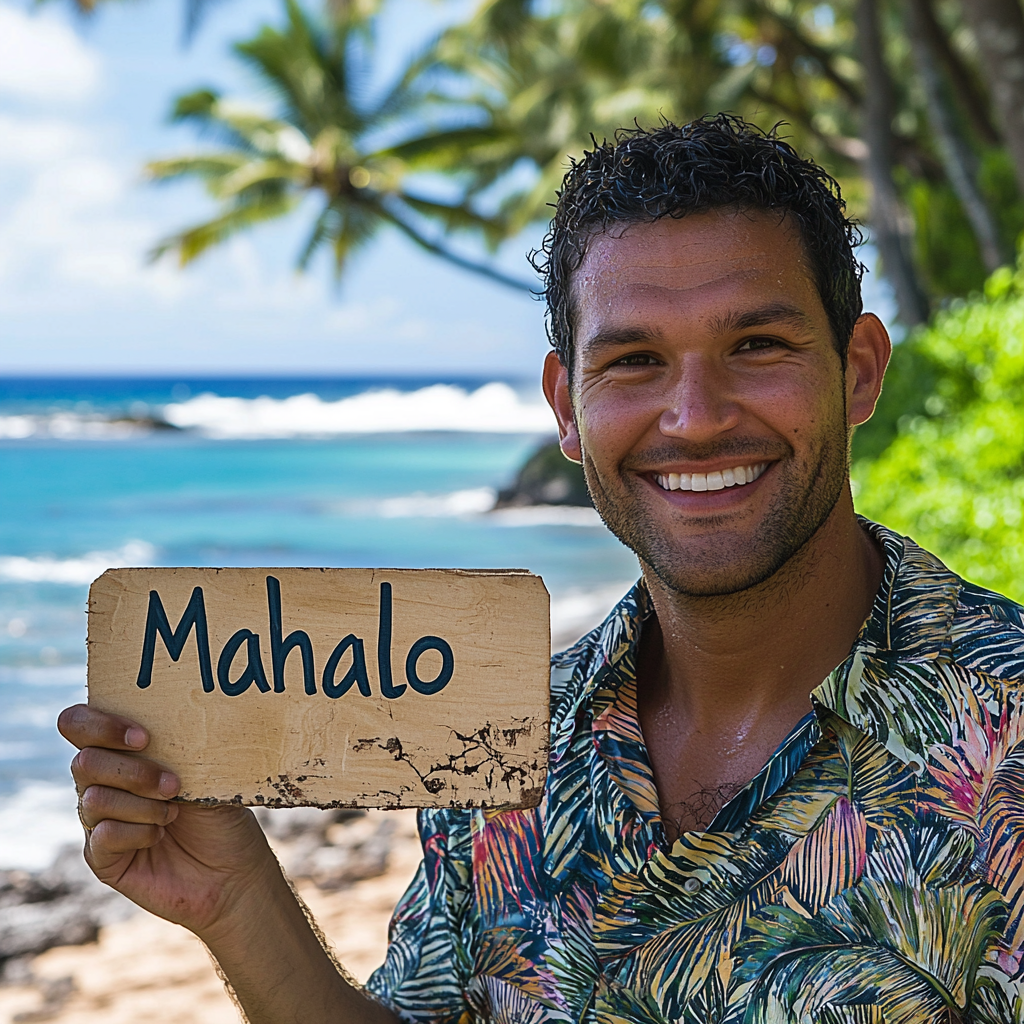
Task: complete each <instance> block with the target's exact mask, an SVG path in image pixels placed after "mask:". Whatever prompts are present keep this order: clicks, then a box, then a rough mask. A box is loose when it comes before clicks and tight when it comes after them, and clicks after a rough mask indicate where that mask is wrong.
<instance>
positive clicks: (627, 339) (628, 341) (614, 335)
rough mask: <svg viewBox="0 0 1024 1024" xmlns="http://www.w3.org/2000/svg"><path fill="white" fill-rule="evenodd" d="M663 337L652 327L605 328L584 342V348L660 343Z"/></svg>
mask: <svg viewBox="0 0 1024 1024" xmlns="http://www.w3.org/2000/svg"><path fill="white" fill-rule="evenodd" d="M662 336H663V335H662V333H661V331H657V330H653V329H652V328H650V327H640V326H626V327H605V328H602V329H601V330H600V331H598V332H597V334H595V335H594V336H593V337H592V338H588V339H587V340H586V341H584V342H583V347H584V348H588V349H595V348H597V349H601V348H618V347H621V346H622V345H636V344H637V343H638V342H639V343H643V342H645V341H659V340H661V338H662Z"/></svg>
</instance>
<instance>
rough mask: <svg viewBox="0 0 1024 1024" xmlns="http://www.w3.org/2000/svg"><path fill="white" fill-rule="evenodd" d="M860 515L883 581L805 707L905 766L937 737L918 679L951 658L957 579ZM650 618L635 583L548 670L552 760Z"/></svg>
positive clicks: (608, 687)
mask: <svg viewBox="0 0 1024 1024" xmlns="http://www.w3.org/2000/svg"><path fill="white" fill-rule="evenodd" d="M858 518H859V520H860V523H861V525H862V526H863V527H864V529H866V530H867V531H868V532H869V533H870V534H871V535H872V536H873V537H874V538H875V540H876V541H877V542H878V544H879V546H880V547H881V549H882V553H883V556H884V559H885V566H884V570H883V574H882V583H881V586H880V587H879V588H878V593H877V594H876V595H875V600H874V602H873V605H872V609H871V614H870V615H869V616H868V619H867V621H866V622H865V623H864V625H863V627H862V628H861V631H860V634H859V635H858V637H857V639H856V640H855V641H854V644H853V647H852V649H851V651H850V654H849V656H848V657H847V658H846V660H845V661H844V662H843V663H842V664H841V665H839V666H838V667H837V668H836V669H834V670H833V671H832V672H831V673H829V675H828V677H827V678H826V679H825V680H824V681H823V682H822V683H821V685H820V686H818V687H817V689H815V690H814V691H813V692H812V694H811V701H812V705H813V706H814V709H815V711H816V712H817V714H818V717H819V719H826V718H827V717H828V714H829V713H834V714H836V715H839V717H841V718H843V719H845V720H846V721H847V722H849V723H850V724H851V725H853V726H855V727H856V728H858V729H860V730H861V731H862V732H864V733H867V734H868V735H870V736H872V737H874V738H875V739H876V740H877V741H878V742H879V743H881V744H882V746H884V747H885V748H886V749H887V750H888V751H889V752H890V753H892V754H893V755H894V756H895V757H897V758H898V759H899V760H900V761H902V762H903V763H904V764H910V763H914V762H919V763H920V762H921V761H922V760H923V758H924V757H925V754H926V752H927V750H928V749H929V747H930V746H931V745H932V744H933V743H934V742H936V741H937V740H938V738H939V736H940V734H941V730H940V728H939V725H940V722H939V718H941V714H940V715H939V718H936V717H935V716H932V715H928V714H921V713H920V708H919V707H918V704H919V701H920V697H921V693H922V684H923V685H924V686H925V687H926V688H927V686H929V685H930V683H929V682H927V681H926V680H925V678H924V677H931V676H933V675H934V668H932V670H931V671H930V670H929V665H930V663H934V662H936V661H937V660H938V659H941V658H942V657H943V656H944V655H945V656H949V654H950V652H951V637H950V633H951V627H952V622H953V616H954V614H955V612H956V608H957V603H958V599H959V594H960V588H961V586H962V581H961V580H960V578H959V577H958V576H957V575H956V574H955V573H953V572H951V571H950V570H949V569H947V568H946V566H945V565H943V564H942V562H940V561H939V559H938V558H936V557H935V556H934V555H932V554H930V553H929V552H927V551H925V550H924V549H923V548H920V547H918V546H917V545H916V544H915V543H914V542H913V541H912V540H910V538H908V537H903V536H901V535H900V534H898V533H895V532H893V531H892V530H889V529H887V528H886V527H884V526H880V525H879V524H877V523H873V522H871V521H870V520H867V519H863V518H861V517H858ZM652 612H653V606H652V604H651V598H650V594H649V593H648V591H647V587H646V585H645V584H644V582H643V580H640V581H638V582H637V583H636V584H635V585H634V586H633V588H632V589H631V590H630V591H629V593H627V594H626V596H625V597H623V599H622V600H621V601H620V602H619V603H618V604H617V605H616V606H615V608H614V609H613V610H612V612H611V613H610V614H609V616H608V617H607V618H606V619H605V621H604V622H603V623H602V624H601V625H600V626H599V627H598V628H597V629H595V630H593V631H592V632H591V633H589V634H588V635H587V636H585V637H584V638H583V639H582V640H580V641H579V643H577V644H576V645H575V646H574V647H572V648H570V649H569V650H568V651H565V652H564V653H563V654H562V655H559V656H557V657H556V659H555V663H554V666H553V669H554V674H555V675H556V676H561V679H562V681H563V683H564V684H565V689H564V691H563V694H564V698H565V699H564V700H563V701H561V702H560V703H561V707H559V708H556V709H554V710H555V713H554V715H553V718H554V721H553V736H552V756H553V757H554V758H555V759H556V760H557V759H559V758H560V757H561V756H562V755H564V753H565V752H566V750H567V749H568V746H569V743H570V741H571V738H572V735H573V733H574V732H575V727H576V725H578V724H580V723H579V719H580V715H581V714H582V713H586V717H587V718H588V719H589V720H591V721H592V719H593V714H594V712H595V710H596V711H597V712H598V713H600V710H601V709H595V708H593V707H591V704H592V702H593V698H594V696H595V693H597V692H598V691H602V692H608V691H614V690H615V689H616V688H617V686H618V685H619V684H620V682H621V680H622V679H623V678H626V677H628V672H622V673H620V672H619V671H618V669H619V668H620V666H626V667H627V668H628V671H632V667H633V666H634V665H635V655H636V645H637V643H638V642H639V639H640V633H641V630H642V627H643V623H644V621H645V620H646V619H647V618H649V617H650V615H651V614H652ZM933 719H935V727H934V728H932V727H930V724H929V723H931V722H932V720H933ZM823 724H825V723H824V721H823ZM588 725H589V723H588ZM946 727H947V729H948V721H947V722H946ZM588 731H589V728H588Z"/></svg>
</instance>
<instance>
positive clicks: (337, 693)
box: [88, 568, 550, 807]
mask: <svg viewBox="0 0 1024 1024" xmlns="http://www.w3.org/2000/svg"><path fill="white" fill-rule="evenodd" d="M548 603H549V602H548V594H547V591H546V590H545V588H544V584H543V581H542V580H541V579H540V578H539V577H537V576H534V575H532V574H530V573H527V572H524V571H521V570H501V571H489V570H479V571H467V570H433V569H387V570H384V569H292V568H285V569H206V568H198V569H188V568H175V569H112V570H109V571H108V572H106V573H104V574H103V575H102V576H101V577H100V578H99V579H98V580H96V581H95V582H94V583H93V585H92V588H91V589H90V592H89V641H88V642H89V703H90V705H93V706H95V707H98V708H101V709H102V710H104V711H110V712H117V713H119V714H123V715H126V716H128V717H129V718H132V719H134V720H136V721H138V722H140V723H141V724H142V725H144V726H145V727H146V728H147V729H148V730H149V731H150V734H151V736H152V740H151V743H150V746H149V747H148V748H147V750H146V756H148V757H153V758H154V759H156V760H157V761H159V762H161V763H162V764H164V765H166V766H167V767H169V768H171V769H173V770H174V771H175V772H177V773H178V775H179V776H180V777H181V780H182V792H181V799H184V800H189V801H203V802H210V803H223V802H234V803H244V804H265V805H269V806H292V805H300V804H313V805H317V806H321V807H326V806H354V807H442V806H443V807H449V806H450V807H465V806H481V805H483V806H503V807H516V806H531V805H533V804H535V803H536V802H537V801H538V800H539V799H540V794H541V790H542V788H543V785H544V779H545V776H546V772H547V750H548V652H549V650H550V643H549V625H548V623H549V617H548V616H549V609H548ZM172 656H176V657H172Z"/></svg>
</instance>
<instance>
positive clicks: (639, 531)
mask: <svg viewBox="0 0 1024 1024" xmlns="http://www.w3.org/2000/svg"><path fill="white" fill-rule="evenodd" d="M787 447H788V449H789V450H788V452H787V453H785V454H783V453H776V454H773V455H768V453H766V452H765V450H764V446H763V445H760V446H759V447H758V446H757V445H756V444H755V443H751V442H746V443H744V442H743V441H741V440H739V441H728V442H723V443H718V444H711V445H701V446H695V445H685V446H684V445H677V446H673V447H671V448H668V447H666V448H663V449H659V450H658V451H648V452H644V453H640V455H639V456H638V457H637V461H638V464H640V465H644V464H646V465H649V464H651V462H658V461H662V462H669V461H672V460H674V459H678V458H680V457H681V458H683V459H685V460H694V461H708V460H710V459H715V458H720V457H723V456H727V455H728V456H734V457H736V459H737V462H736V465H744V464H750V463H752V462H759V461H767V460H768V459H772V460H777V461H776V462H775V464H774V465H773V466H772V468H771V470H770V472H772V473H773V474H777V477H778V479H777V483H776V484H775V496H774V498H773V500H772V502H771V504H770V505H769V507H768V509H767V511H766V512H765V513H764V515H763V516H762V518H761V521H760V522H759V523H758V524H757V525H756V527H755V528H754V531H753V533H752V534H748V535H735V536H733V535H731V534H730V533H728V532H727V531H728V529H729V524H730V521H731V519H732V517H731V516H728V515H713V514H712V515H708V516H705V517H702V518H701V519H700V520H699V521H698V523H697V525H698V526H699V527H700V528H701V534H700V536H694V535H692V534H690V533H689V532H686V533H680V534H679V535H673V533H672V532H671V530H666V529H665V528H664V527H663V526H660V525H659V524H658V523H657V522H656V521H655V520H654V517H653V516H652V515H651V514H650V507H649V502H650V498H649V497H647V500H644V496H643V491H644V489H645V488H647V486H648V485H647V484H646V483H644V482H643V481H641V480H640V479H639V478H638V477H637V476H635V475H633V474H631V473H629V472H624V471H623V468H625V469H628V466H627V467H623V468H620V470H619V472H618V473H617V476H616V477H615V480H614V483H615V485H616V487H615V494H614V495H613V494H611V493H610V492H609V490H607V489H606V488H605V486H604V483H603V481H602V480H601V478H600V476H599V475H598V472H597V468H596V466H595V465H594V463H593V461H592V460H591V459H590V457H589V456H588V455H587V453H586V452H584V453H583V469H584V472H585V474H586V478H587V486H588V488H589V490H590V495H591V498H592V499H593V502H594V507H595V508H596V509H597V511H598V514H599V515H600V516H601V518H602V519H603V520H604V522H605V525H606V526H607V527H608V529H609V530H611V532H612V533H614V534H615V536H616V537H618V538H619V540H620V541H622V543H623V544H625V545H626V546H627V547H628V548H630V549H632V550H633V551H634V552H635V553H636V555H637V557H638V558H639V559H640V562H641V564H642V566H643V567H644V568H645V569H646V570H649V571H650V572H652V573H653V574H654V575H655V576H656V577H657V578H658V580H660V581H661V583H662V584H664V586H665V587H667V588H668V589H669V590H671V591H673V592H674V593H676V594H678V595H679V596H681V597H692V598H714V597H726V596H729V595H738V594H740V593H741V592H743V591H750V592H754V591H755V590H756V589H757V588H759V587H761V586H762V585H763V584H765V583H766V582H767V581H769V580H771V579H772V577H774V576H775V575H776V574H777V573H778V572H779V571H780V570H781V569H782V568H783V567H784V566H785V565H786V564H787V563H789V562H790V560H791V559H793V557H794V556H795V555H796V554H797V553H798V552H800V551H801V550H802V549H803V548H804V546H805V545H806V544H807V543H808V541H810V540H811V538H812V537H813V536H814V535H815V534H816V533H817V532H818V530H819V529H820V528H821V527H822V525H823V524H824V523H825V522H826V521H827V520H828V518H829V516H830V515H831V514H832V510H833V509H834V508H835V506H836V504H837V502H838V501H839V498H840V497H841V495H842V493H843V488H844V487H845V485H846V481H847V478H848V475H849V454H848V453H849V441H848V434H847V429H846V422H845V412H844V416H843V419H842V420H841V421H838V420H837V421H835V422H830V423H829V425H828V429H827V430H824V431H823V432H822V434H821V437H820V441H819V443H818V444H817V445H816V446H815V447H814V448H813V449H812V450H811V451H810V452H808V454H807V456H806V458H805V459H804V460H798V459H797V457H796V453H795V451H794V450H793V448H792V447H791V446H788V445H787ZM755 449H756V450H755ZM687 518H688V522H689V523H691V524H692V523H693V519H692V518H691V517H687Z"/></svg>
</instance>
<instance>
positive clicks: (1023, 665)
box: [949, 580, 1024, 685]
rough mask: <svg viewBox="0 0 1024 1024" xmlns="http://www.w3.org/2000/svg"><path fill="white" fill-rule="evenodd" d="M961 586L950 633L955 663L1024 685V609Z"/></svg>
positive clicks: (1001, 597)
mask: <svg viewBox="0 0 1024 1024" xmlns="http://www.w3.org/2000/svg"><path fill="white" fill-rule="evenodd" d="M960 584H961V585H960V591H959V594H958V595H957V603H956V610H955V612H954V614H953V619H952V622H951V623H950V630H949V639H950V655H951V657H952V659H953V661H954V662H955V663H956V664H958V665H959V666H961V667H962V668H964V669H967V670H969V671H971V672H980V673H984V674H985V675H988V676H993V677H995V678H997V679H1002V680H1005V681H1006V682H1016V683H1018V684H1021V685H1024V607H1022V606H1021V605H1019V604H1018V603H1017V602H1016V601H1012V600H1011V599H1010V598H1008V597H1005V596H1004V595H1003V594H998V593H996V592H995V591H992V590H986V589H985V588H984V587H979V586H977V585H976V584H974V583H970V582H968V581H966V580H961V581H960Z"/></svg>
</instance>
